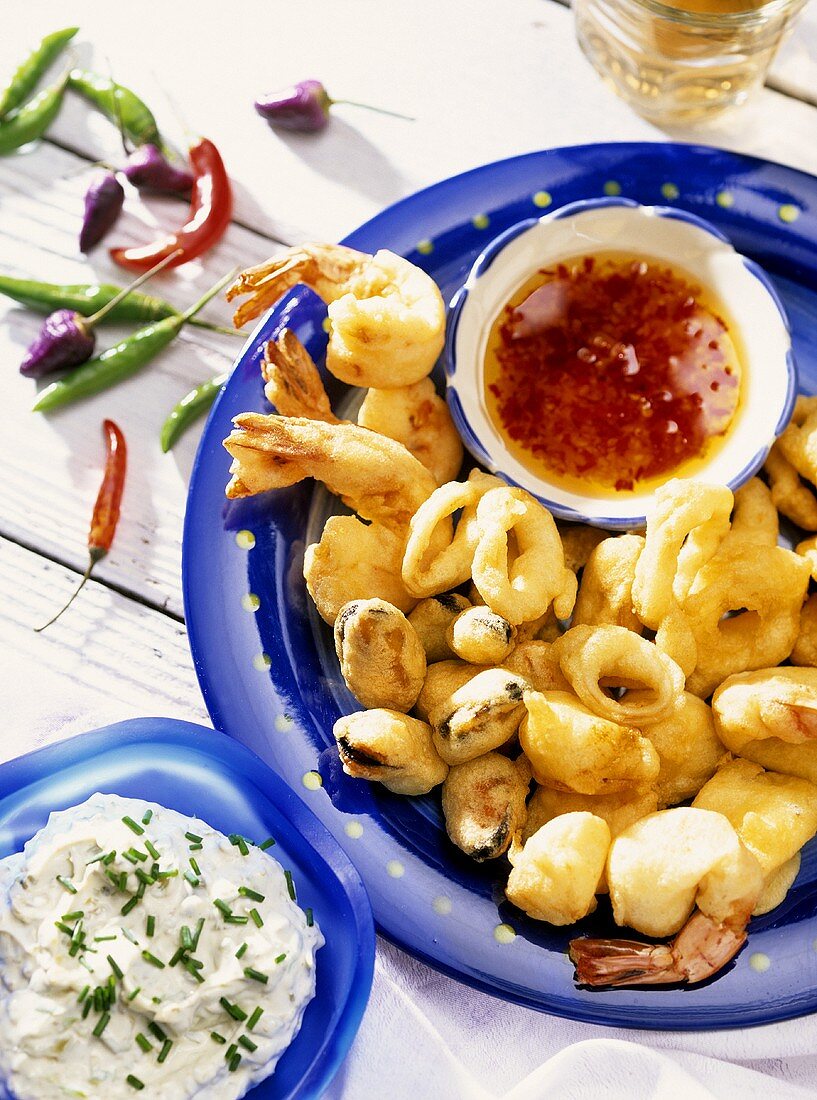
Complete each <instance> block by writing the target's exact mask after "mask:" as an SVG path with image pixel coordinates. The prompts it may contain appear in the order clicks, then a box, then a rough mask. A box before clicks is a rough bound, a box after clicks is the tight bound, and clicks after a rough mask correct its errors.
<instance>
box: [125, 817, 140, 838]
mask: <svg viewBox="0 0 817 1100" xmlns="http://www.w3.org/2000/svg"><path fill="white" fill-rule="evenodd" d="M122 821H123V822H124V824H125V825H127V827H128V828H129V829H130V831H131V832H132V833H136V835H137V836H144V835H145V830H144V829H143V828H142V826H141V825H137V824H136V822H135V821H134V820H133V818H132V817H128V816H127V815H126V816H125V817H123V818H122Z"/></svg>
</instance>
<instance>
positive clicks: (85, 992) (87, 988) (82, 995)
mask: <svg viewBox="0 0 817 1100" xmlns="http://www.w3.org/2000/svg"><path fill="white" fill-rule="evenodd" d="M90 992H91V987H90V986H89V985H86V986H85V988H84V989H83V991H82V992H81V993H80V995H79V996H78V997H77V1003H78V1004H82V1002H83V1001H84V1000H85V998H86V997H87V996H88V994H89V993H90Z"/></svg>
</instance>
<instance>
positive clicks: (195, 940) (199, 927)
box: [193, 917, 204, 951]
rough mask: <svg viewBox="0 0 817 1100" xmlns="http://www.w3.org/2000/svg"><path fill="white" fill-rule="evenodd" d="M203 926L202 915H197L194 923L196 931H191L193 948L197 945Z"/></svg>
mask: <svg viewBox="0 0 817 1100" xmlns="http://www.w3.org/2000/svg"><path fill="white" fill-rule="evenodd" d="M203 928H204V917H199V919H198V923H197V924H196V931H195V932H194V933H193V950H194V951H195V950H196V948H197V947H198V946H199V937H200V936H201V933H202V929H203Z"/></svg>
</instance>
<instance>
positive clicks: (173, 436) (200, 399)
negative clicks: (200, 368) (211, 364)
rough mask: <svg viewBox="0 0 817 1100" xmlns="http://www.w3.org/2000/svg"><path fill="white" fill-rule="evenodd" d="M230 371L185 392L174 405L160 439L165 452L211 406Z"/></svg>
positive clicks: (163, 426)
mask: <svg viewBox="0 0 817 1100" xmlns="http://www.w3.org/2000/svg"><path fill="white" fill-rule="evenodd" d="M229 377H230V372H229V371H226V372H225V373H224V374H217V375H216V376H215V378H210V379H208V381H207V382H202V383H201V385H199V386H196V387H195V388H194V389H192V390H191V391H190V393H188V394H185V396H184V397H183V398H182V399H181V401H180V402H179V403H178V405H176V406H175V407H174V409H173V410H172V412H171V413H170V415H169V416H168V418H167V420H165V422H164V424H163V425H162V432H161V435H160V436H159V441H160V442H161V444H162V450H163V451H164V453H165V454H167V452H168V451H169V450H170V448H171V447H172V446H173V444H174V443H175V442H176V440H177V439H178V438H179V437H180V436H182V435H183V434H184V433H185V432H186V431H187V429H188V428H189V427H190V425H191V424H192V423H193V422H194V421H195V420H198V418H199V417H200V416H203V415H204V413H206V412H207V410H208V409H209V408H210V406H211V405H212V404H213V402H214V401H215V399H216V397H217V396H218V392H219V390H220V389H221V387H222V386H223V385H224V383H225V382H226V381H227V379H228V378H229Z"/></svg>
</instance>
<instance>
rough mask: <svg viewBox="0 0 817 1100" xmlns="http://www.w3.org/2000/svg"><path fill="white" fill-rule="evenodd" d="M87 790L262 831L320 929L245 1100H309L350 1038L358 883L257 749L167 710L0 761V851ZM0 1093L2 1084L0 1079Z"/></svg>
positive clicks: (360, 936)
mask: <svg viewBox="0 0 817 1100" xmlns="http://www.w3.org/2000/svg"><path fill="white" fill-rule="evenodd" d="M95 791H101V792H103V793H104V794H118V795H123V796H125V797H130V798H146V799H150V800H151V801H153V802H158V803H159V804H160V805H162V806H168V807H170V808H171V809H173V810H178V811H179V813H182V814H189V815H191V816H197V817H200V818H202V819H203V820H204V821H206V822H207V823H208V824H210V825H212V826H214V827H215V828H216V829H220V830H221V832H223V833H242V834H243V835H244V836H248V837H254V838H257V839H258V840H259V841H260V840H261V839H263V838H265V837H267V836H273V837H274V838H275V840H276V846H275V848H274V850H273V853H274V856H275V858H276V859H277V860H278V861H279V862H280V863H282V864H283V866H284V867H289V868H291V870H292V873H293V877H294V879H295V883H296V886H297V890H298V902H299V904H300V905H302V906H304V907H307V906H311V907H312V909H313V910H314V913H315V919H316V920H317V922H318V924H320V926H321V928H322V930H323V932H324V935H325V937H326V943H325V945H324V946H323V947H322V948H321V949H320V950H319V952H318V955H317V967H316V968H317V989H316V993H315V997H314V999H313V1000H312V1001H311V1002H310V1004H309V1006H308V1007H307V1009H306V1012H305V1013H304V1018H303V1023H302V1025H301V1030H300V1031H299V1032H298V1034H297V1035H296V1036H295V1039H294V1040H293V1042H292V1045H291V1046H290V1047H289V1049H288V1050H287V1051H286V1053H285V1054H284V1055H283V1057H282V1058H281V1060H280V1062H279V1063H278V1065H277V1066H276V1068H275V1072H274V1074H273V1075H272V1076H271V1077H270V1078H268V1079H267V1080H266V1081H264V1082H262V1083H261V1084H260V1085H257V1086H256V1087H255V1088H254V1089H252V1090H251V1091H250V1092H249V1093H247V1096H251V1097H252V1098H253V1100H255V1098H257V1100H262V1098H263V1100H295V1098H296V1097H297V1100H316V1098H317V1097H318V1096H320V1095H321V1093H322V1092H323V1091H324V1089H325V1088H326V1086H327V1085H328V1084H329V1082H330V1081H331V1079H332V1077H333V1076H334V1075H335V1073H336V1071H337V1069H338V1067H339V1066H340V1064H341V1062H342V1061H343V1059H344V1057H345V1055H346V1052H347V1051H348V1049H349V1047H350V1046H351V1043H352V1040H353V1039H354V1037H355V1034H356V1032H357V1029H358V1026H359V1024H360V1019H361V1017H362V1015H363V1010H364V1009H365V1007H366V1001H367V1000H368V997H369V990H370V988H371V984H372V970H373V965H374V928H373V925H372V915H371V909H370V906H369V902H368V899H367V897H366V891H365V890H364V888H363V884H362V883H361V881H360V877H359V876H358V875H357V873H356V872H355V869H354V868H353V867H352V866H351V865H350V863H349V860H348V859H347V858H346V856H345V855H344V854H343V852H342V851H340V849H339V848H338V846H337V844H335V843H334V841H333V840H332V838H331V836H329V835H328V833H327V832H326V829H324V828H323V826H322V825H321V823H320V822H319V821H317V820H316V819H315V816H314V815H313V814H311V813H310V812H309V810H307V809H306V807H305V806H304V805H303V803H302V802H301V801H300V800H299V799H298V798H296V797H295V796H294V795H293V794H292V792H291V791H290V790H289V789H288V788H287V786H286V784H285V783H283V782H282V781H281V780H280V779H279V778H278V776H277V775H274V774H273V773H272V772H271V771H270V769H269V768H266V767H265V766H264V765H263V764H262V763H261V761H260V760H258V759H257V757H254V756H253V754H252V753H251V752H248V751H247V749H245V748H243V747H242V746H240V745H236V744H235V742H233V741H230V740H229V739H228V738H226V737H224V736H223V735H222V734H220V733H216V732H214V731H213V730H208V729H205V728H204V727H203V726H196V725H193V724H192V723H190V722H177V721H173V720H172V719H170V718H140V719H136V720H134V721H131V722H120V723H118V724H117V725H114V726H107V727H105V728H103V729H99V730H94V731H93V732H92V733H86V734H82V735H81V736H80V737H74V738H71V739H70V740H68V741H63V742H62V743H61V744H58V745H53V746H50V747H48V748H45V749H40V750H38V751H37V752H32V753H29V754H28V755H27V756H22V757H19V758H18V759H17V760H12V761H11V762H10V763H8V764H3V765H2V766H0V859H1V858H4V857H5V856H8V855H10V854H11V853H12V852H18V851H20V849H21V848H22V847H23V845H24V844H25V842H26V841H27V840H29V839H30V838H31V837H32V836H33V835H34V833H36V832H37V831H38V830H39V829H41V828H42V827H43V826H44V825H45V823H46V821H47V820H48V815H49V814H50V813H51V811H52V810H63V809H66V808H67V807H69V806H75V805H76V804H77V803H79V802H84V801H85V799H86V798H89V797H90V796H91V795H92V794H93V793H94V792H95ZM0 1095H7V1094H5V1093H3V1086H2V1083H0Z"/></svg>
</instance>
